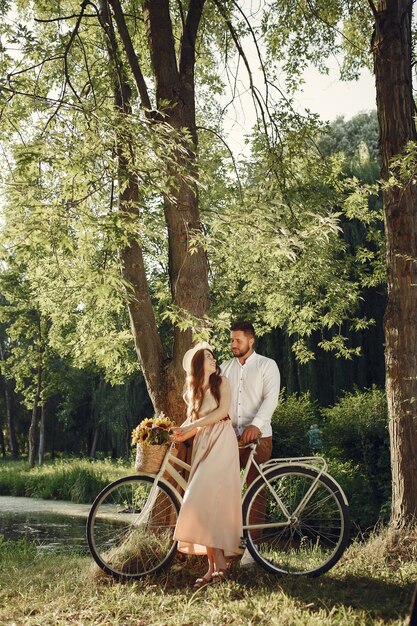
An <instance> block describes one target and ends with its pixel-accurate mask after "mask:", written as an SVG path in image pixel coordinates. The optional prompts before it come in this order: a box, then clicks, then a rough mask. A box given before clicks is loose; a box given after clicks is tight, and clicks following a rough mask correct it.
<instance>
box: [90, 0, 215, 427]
mask: <svg viewBox="0 0 417 626" xmlns="http://www.w3.org/2000/svg"><path fill="white" fill-rule="evenodd" d="M110 4H111V6H112V7H113V11H114V15H115V20H116V23H117V27H118V31H119V35H120V38H121V40H122V42H123V46H124V50H125V53H126V57H127V61H128V63H129V66H130V69H131V72H132V75H133V77H134V80H135V82H136V86H137V88H138V92H139V95H140V99H141V103H142V105H144V106H147V107H148V108H149V107H150V98H149V95H148V93H147V91H146V84H145V82H144V80H143V76H142V72H141V69H140V66H139V61H138V58H137V56H136V54H135V52H134V48H133V45H132V42H131V40H130V36H129V32H128V30H127V28H126V24H125V22H124V16H123V12H122V10H121V6H120V2H119V1H118V0H111V2H110ZM203 6H204V0H191V2H190V4H189V10H188V14H187V17H186V19H185V22H184V32H183V34H182V38H181V46H180V48H181V49H180V58H179V62H177V58H176V51H175V44H174V36H173V31H172V24H171V18H170V12H169V2H168V0H152V1H147V2H145V8H144V18H145V21H146V24H147V28H148V45H149V53H150V58H151V63H152V68H153V72H154V79H155V92H156V105H157V108H160V107H161V105H162V102H164V103H165V106H164V114H165V118H164V120H165V123H169V124H171V125H172V126H173V127H174V128H175V129H177V130H178V129H180V128H184V127H185V128H187V129H188V130H189V132H190V134H191V136H192V138H193V143H194V145H193V146H191V147H189V149H188V157H187V158H186V163H185V165H186V166H187V167H188V168H189V171H192V173H193V174H194V175H195V172H196V167H195V150H196V147H197V134H196V124H195V92H194V63H195V40H196V35H197V30H198V25H199V22H200V18H201V12H202V9H203ZM100 22H101V25H102V27H103V30H104V31H105V33H106V36H107V37H106V40H107V50H108V54H109V60H110V62H111V64H112V67H113V69H114V73H115V80H114V100H115V107H116V109H117V110H118V111H120V114H121V119H122V120H123V122H124V123H123V125H121V126H120V128H118V127H116V128H115V134H116V147H117V156H118V163H119V189H120V195H119V210H120V211H121V213H122V214H123V215H125V216H126V219H127V220H128V221H129V222H130V223H131V222H132V216H133V218H134V219H135V220H136V221H138V219H140V212H139V200H140V191H139V188H138V182H137V177H136V176H134V175H133V174H132V173H131V172H130V167H129V160H128V158H127V155H128V154H129V150H128V147H129V145H132V146H133V144H134V137H133V136H129V133H128V131H126V123H125V121H126V119H128V117H129V116H130V115H131V108H132V104H131V99H132V94H131V89H130V86H129V80H128V76H127V73H126V68H125V66H124V63H123V61H122V59H121V55H120V50H119V49H118V43H117V39H116V37H115V32H114V27H113V21H112V16H111V14H110V11H109V3H108V2H106V0H101V2H100ZM166 102H169V103H170V106H169V107H168V108H167V107H166ZM148 115H149V112H148ZM158 120H159V118H158V116H154V123H155V124H157V123H158ZM132 152H133V150H132ZM183 169H184V157H183V156H182V157H180V155H179V154H178V168H174V170H173V171H171V175H172V177H173V179H174V181H175V183H174V184H173V186H172V190H171V198H170V199H169V200H168V198H166V199H165V201H164V212H165V220H166V223H167V227H168V255H169V279H170V285H171V294H172V303H173V305H174V306H175V307H177V308H179V309H181V310H183V311H184V312H185V313H186V314H189V315H191V316H193V317H197V318H198V319H200V320H203V319H204V317H205V315H206V314H207V312H208V308H209V295H208V265H207V260H206V257H205V253H204V251H203V249H202V248H201V247H198V249H197V250H196V251H194V252H193V254H191V253H190V234H191V235H192V234H193V233H194V232H198V231H200V228H201V226H200V218H199V209H198V197H197V190H196V186H195V185H192V184H189V183H186V182H185V181H184V180H183V178H182V177H181V174H180V173H179V171H180V170H183ZM120 257H121V263H122V273H123V276H124V278H126V279H127V281H128V282H129V283H130V285H131V286H132V290H133V296H132V294H129V298H128V307H129V315H130V321H131V328H132V333H133V337H134V341H135V347H136V351H137V354H138V358H139V362H140V364H141V368H142V371H143V374H144V377H145V380H146V384H147V389H148V393H149V396H150V398H151V400H152V403H153V406H154V409H155V410H156V411H163V412H164V413H166V414H167V415H169V416H171V417H173V418H175V419H176V421H177V422H178V423H179V422H181V421H182V420H183V419H184V413H185V406H184V401H183V399H182V389H183V384H184V372H183V369H182V358H183V355H184V353H185V351H186V350H187V349H188V348H189V347H190V345H191V342H192V331H191V329H188V330H186V331H181V330H180V329H179V328H178V327H174V329H173V336H174V339H173V348H172V357H171V356H168V355H166V354H165V353H164V350H163V347H162V342H161V339H160V336H159V333H158V328H157V324H156V319H155V314H154V310H153V306H152V302H151V298H150V294H149V289H148V284H147V279H146V268H145V264H144V259H143V254H142V249H141V246H140V242H139V240H138V239H135V240H133V241H131V242H130V243H129V245H128V246H126V247H125V248H124V249H122V250H120Z"/></svg>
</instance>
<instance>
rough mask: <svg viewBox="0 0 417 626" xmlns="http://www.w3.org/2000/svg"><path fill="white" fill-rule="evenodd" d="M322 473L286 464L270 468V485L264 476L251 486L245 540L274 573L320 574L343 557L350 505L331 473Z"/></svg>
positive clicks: (246, 501)
mask: <svg viewBox="0 0 417 626" xmlns="http://www.w3.org/2000/svg"><path fill="white" fill-rule="evenodd" d="M317 476H318V473H317V472H316V471H315V470H314V469H310V468H306V467H301V466H291V467H288V466H287V467H281V468H276V469H273V470H271V471H270V472H268V474H267V478H268V482H269V486H268V487H267V486H266V484H265V482H264V480H263V479H262V477H259V478H257V479H256V480H255V481H254V482H253V483H252V485H251V486H250V487H249V489H248V491H247V493H246V495H245V498H244V502H243V523H244V526H247V527H248V528H246V529H245V530H244V535H245V538H246V545H247V547H248V550H249V552H250V553H251V555H252V556H253V558H254V559H255V561H257V562H258V563H259V564H260V565H261V566H262V567H264V568H265V569H266V570H268V571H269V572H272V573H274V574H296V575H307V576H319V575H320V574H323V573H324V572H326V571H328V570H329V569H330V568H331V567H333V565H334V564H335V563H336V562H337V561H338V560H339V559H340V557H341V556H342V554H343V552H344V550H345V548H346V546H347V543H348V540H349V508H348V506H347V505H346V503H345V501H344V498H343V496H342V494H341V491H340V487H339V486H338V485H337V484H336V483H335V482H333V481H332V480H331V479H330V478H329V477H328V476H327V475H326V476H324V475H322V476H320V478H317ZM282 505H283V506H282ZM287 514H288V515H287ZM255 524H258V528H256V527H255ZM262 524H264V525H265V527H264V528H259V526H261V525H262Z"/></svg>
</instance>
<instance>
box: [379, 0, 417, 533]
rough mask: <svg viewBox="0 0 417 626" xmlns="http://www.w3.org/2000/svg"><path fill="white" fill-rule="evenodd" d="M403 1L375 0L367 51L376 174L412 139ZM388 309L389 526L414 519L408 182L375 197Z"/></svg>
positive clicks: (414, 320)
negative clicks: (373, 95)
mask: <svg viewBox="0 0 417 626" xmlns="http://www.w3.org/2000/svg"><path fill="white" fill-rule="evenodd" d="M411 13H412V2H410V0H380V1H379V2H378V6H377V11H376V12H375V14H374V15H375V32H374V36H373V41H372V46H373V54H374V67H375V80H376V91H377V108H378V120H379V128H380V152H381V166H382V168H381V171H382V177H383V178H384V179H385V180H387V179H388V178H389V175H390V169H391V166H390V163H391V159H392V157H393V156H395V155H397V154H399V153H400V152H401V151H402V149H403V148H404V146H405V145H406V144H407V142H408V141H411V140H412V141H415V140H416V128H415V122H414V115H415V108H414V102H413V93H412V74H411V68H412V58H411V53H412V40H411ZM383 200H384V219H385V234H386V246H387V268H388V276H387V279H388V304H387V310H386V314H385V340H386V348H385V362H386V389H387V397H388V414H389V431H390V439H391V464H392V487H393V500H392V518H391V519H392V523H393V525H394V526H396V527H401V526H404V525H406V524H410V523H415V521H416V518H417V361H416V348H417V189H416V186H415V185H414V184H412V181H410V182H409V183H405V184H404V185H401V186H395V187H394V186H388V187H387V188H385V189H384V192H383Z"/></svg>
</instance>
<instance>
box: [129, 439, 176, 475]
mask: <svg viewBox="0 0 417 626" xmlns="http://www.w3.org/2000/svg"><path fill="white" fill-rule="evenodd" d="M168 448H169V443H162V444H160V445H153V446H151V445H145V444H143V443H138V444H137V445H136V461H135V469H136V471H137V472H145V473H146V474H157V473H158V472H159V470H160V469H161V465H162V461H163V460H164V457H165V455H166V453H167V450H168Z"/></svg>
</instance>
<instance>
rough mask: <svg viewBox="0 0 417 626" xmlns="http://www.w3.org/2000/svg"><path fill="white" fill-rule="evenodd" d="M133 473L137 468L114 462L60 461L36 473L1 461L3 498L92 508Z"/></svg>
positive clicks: (23, 464) (0, 491) (22, 465)
mask: <svg viewBox="0 0 417 626" xmlns="http://www.w3.org/2000/svg"><path fill="white" fill-rule="evenodd" d="M129 473H134V469H133V464H127V463H126V462H120V461H112V460H110V459H105V460H100V461H98V460H97V461H95V460H91V459H77V458H74V459H60V460H56V461H48V462H46V463H44V464H43V465H42V466H40V467H34V468H32V469H31V468H30V467H29V464H28V463H27V462H25V461H1V462H0V494H1V495H2V496H27V497H33V498H44V499H46V500H69V501H71V502H77V503H86V504H88V503H90V502H93V500H94V498H95V496H96V495H97V494H98V492H99V491H101V489H103V487H105V486H106V485H107V484H108V483H109V482H111V481H112V480H115V479H116V478H120V477H121V476H126V475H127V474H129Z"/></svg>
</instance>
